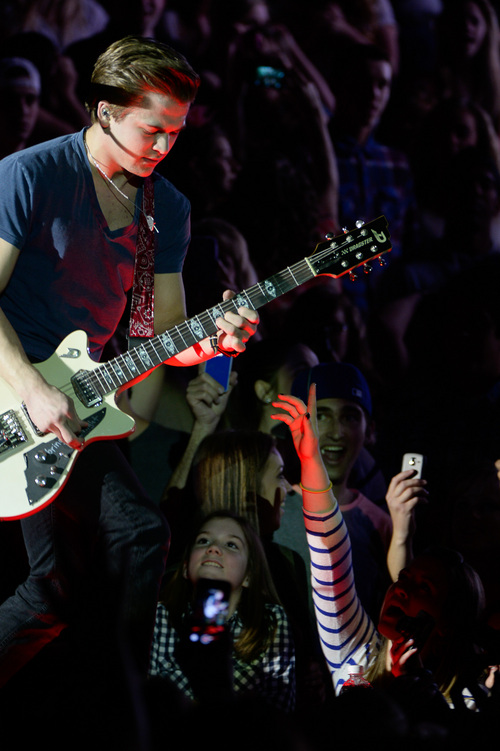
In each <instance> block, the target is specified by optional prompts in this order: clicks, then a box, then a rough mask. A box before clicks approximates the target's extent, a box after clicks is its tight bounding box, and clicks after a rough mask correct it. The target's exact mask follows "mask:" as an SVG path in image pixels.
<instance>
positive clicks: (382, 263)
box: [378, 256, 387, 266]
mask: <svg viewBox="0 0 500 751" xmlns="http://www.w3.org/2000/svg"><path fill="white" fill-rule="evenodd" d="M378 263H379V266H387V261H386V260H385V258H382V256H380V258H379V259H378Z"/></svg>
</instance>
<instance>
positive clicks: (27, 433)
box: [0, 331, 134, 519]
mask: <svg viewBox="0 0 500 751" xmlns="http://www.w3.org/2000/svg"><path fill="white" fill-rule="evenodd" d="M35 367H36V368H37V370H39V371H40V373H41V374H42V375H43V377H44V378H45V379H46V380H47V382H48V383H50V384H51V385H53V386H56V387H57V388H58V389H60V390H61V391H62V392H63V393H65V394H66V395H67V396H69V397H71V398H72V399H73V400H74V402H75V407H76V410H77V412H78V416H79V417H80V418H81V419H83V420H85V421H87V422H88V423H89V427H88V428H87V429H86V430H85V431H84V433H83V434H84V437H85V443H86V444H89V443H92V442H93V441H98V440H104V439H110V438H122V437H124V436H127V435H129V434H130V433H132V432H133V430H134V420H133V419H132V418H131V417H129V415H126V414H125V413H124V412H122V411H121V410H120V409H119V408H118V407H117V406H116V402H115V396H116V392H114V393H111V394H108V395H106V396H103V398H102V402H101V404H99V405H98V406H95V407H91V408H87V407H86V406H85V405H84V404H83V403H82V402H81V401H80V400H79V399H78V398H77V396H76V395H75V391H74V388H73V386H72V383H71V378H72V376H74V374H75V373H77V372H78V371H80V370H82V369H83V370H86V371H92V370H93V369H95V368H97V367H98V364H97V363H95V362H94V361H93V360H91V358H90V357H89V355H88V339H87V335H86V334H85V332H83V331H74V332H73V333H71V334H69V335H68V336H67V337H66V338H65V339H64V340H63V341H62V342H61V344H60V345H59V347H58V348H57V350H56V351H55V352H54V354H53V355H52V356H51V357H50V358H49V359H48V360H45V361H44V362H42V363H39V364H37V365H35ZM0 422H1V428H0V431H1V435H2V437H3V439H5V440H3V442H2V444H1V445H0V472H1V481H2V490H1V495H2V499H1V505H0V519H19V518H22V517H25V516H30V515H31V514H34V513H37V512H38V511H40V510H41V509H42V508H44V506H46V505H47V504H49V503H51V502H52V501H53V500H54V498H55V497H56V496H57V495H58V493H59V492H60V491H61V489H62V488H63V487H64V485H65V484H66V481H67V480H68V477H69V475H70V472H71V470H72V468H73V465H74V463H75V460H76V458H77V457H78V451H76V450H75V449H71V448H70V447H69V446H66V444H64V443H62V442H61V441H60V440H59V439H58V438H56V437H55V436H54V434H53V433H47V434H45V435H38V434H37V431H36V429H35V427H34V426H33V425H32V423H31V422H30V420H29V417H28V415H27V414H26V413H25V410H24V409H23V407H22V403H21V399H20V398H19V396H18V394H17V393H16V392H15V391H14V390H13V389H12V388H11V387H10V386H9V385H8V384H7V383H5V381H3V380H2V379H1V378H0Z"/></svg>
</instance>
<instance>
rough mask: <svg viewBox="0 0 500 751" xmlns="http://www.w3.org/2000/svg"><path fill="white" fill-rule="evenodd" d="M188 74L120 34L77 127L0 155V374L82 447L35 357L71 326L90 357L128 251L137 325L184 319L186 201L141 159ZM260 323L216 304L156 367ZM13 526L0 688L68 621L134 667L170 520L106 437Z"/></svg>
mask: <svg viewBox="0 0 500 751" xmlns="http://www.w3.org/2000/svg"><path fill="white" fill-rule="evenodd" d="M198 84H199V78H198V76H197V74H196V73H195V72H194V71H193V70H192V68H191V67H190V65H189V64H188V63H187V61H186V60H185V59H184V58H183V57H182V55H179V54H177V53H176V52H175V51H174V50H171V49H170V48H168V47H166V46H165V45H162V44H159V43H157V42H155V41H153V40H148V39H143V38H136V37H127V38H126V39H123V40H119V41H117V42H115V43H114V44H112V45H111V46H110V47H109V48H108V49H107V50H106V51H105V52H104V53H103V54H102V55H101V56H100V57H99V59H98V61H97V63H96V65H95V67H94V73H93V77H92V85H91V92H90V97H89V111H90V113H91V120H92V125H91V126H90V128H88V129H84V130H83V131H81V132H80V133H76V134H72V135H70V136H63V137H62V138H58V139H55V140H53V141H50V142H48V143H42V144H40V145H37V146H35V147H32V148H30V149H26V150H24V151H21V152H19V153H17V154H15V155H11V156H9V157H6V158H5V159H4V160H3V161H2V162H1V163H0V180H1V183H2V185H3V186H4V188H5V189H4V191H3V192H2V195H1V197H0V308H1V310H0V350H1V352H2V359H1V363H0V376H1V378H2V379H3V380H4V381H5V382H6V383H7V384H9V386H10V387H12V388H13V389H14V390H15V391H16V392H17V394H18V395H19V396H20V398H21V399H22V400H23V402H24V403H25V406H26V410H27V413H28V414H29V417H30V419H31V421H32V422H33V424H34V425H36V426H37V428H38V430H39V431H41V432H42V433H53V434H54V435H55V436H57V437H58V438H59V439H60V440H61V441H62V442H63V443H65V444H68V445H69V446H71V447H72V448H77V449H80V448H82V447H83V444H84V441H83V438H82V430H83V429H84V428H85V426H86V423H85V422H84V421H83V420H82V419H81V418H80V417H79V415H78V404H76V405H75V403H73V400H72V399H71V398H70V395H68V394H67V393H63V391H62V390H59V389H57V388H55V387H54V386H53V385H51V383H49V382H48V381H47V380H46V379H45V378H44V377H43V376H42V375H41V373H40V371H39V370H38V369H37V368H35V367H33V364H32V363H33V362H36V361H40V360H42V361H43V360H46V359H47V358H48V357H49V356H50V355H51V354H52V352H53V351H54V349H55V348H56V347H57V346H58V344H59V343H60V341H61V340H62V339H63V338H64V337H65V336H66V335H67V334H69V333H71V332H72V331H74V330H75V329H83V330H84V331H85V332H86V333H87V335H88V338H89V352H90V355H91V357H92V358H93V359H94V360H99V358H100V357H101V355H102V352H103V349H104V347H105V345H106V343H107V342H108V341H109V340H110V338H111V337H112V336H113V334H114V332H115V330H116V328H117V326H118V324H119V322H120V320H121V317H122V315H123V313H124V311H125V308H126V303H127V293H128V292H129V291H130V290H131V289H132V286H133V283H134V262H135V257H136V253H138V252H139V248H141V249H142V250H144V249H146V250H147V251H150V252H149V258H150V259H152V263H150V264H149V266H148V268H147V272H148V274H149V277H150V279H154V300H153V299H152V295H151V294H150V295H149V296H148V294H141V295H140V304H139V305H138V306H137V312H138V314H139V322H138V324H137V326H136V331H137V332H139V334H138V335H140V336H141V335H143V336H144V335H146V336H151V335H152V334H153V333H155V334H158V333H161V332H163V331H165V330H167V329H169V328H170V327H172V326H174V325H176V324H178V323H180V322H181V321H183V320H184V319H185V318H186V313H185V304H184V289H183V284H182V276H181V270H182V264H183V259H184V255H185V253H186V249H187V246H188V243H189V232H190V229H189V203H188V201H187V200H186V198H185V197H184V196H182V195H181V194H180V193H179V192H178V191H177V190H176V189H175V188H174V186H173V185H171V183H169V182H168V181H167V180H165V179H164V178H162V177H160V176H158V175H156V174H154V168H155V166H156V165H157V164H158V163H159V162H160V161H161V160H162V159H163V158H164V157H165V156H166V155H167V154H168V152H169V150H170V149H171V148H172V146H173V144H174V143H175V140H176V138H177V136H178V135H179V133H180V131H181V130H182V129H183V128H184V126H185V124H186V118H187V115H188V112H189V109H190V105H191V103H192V101H193V100H194V98H195V95H196V92H197V89H198ZM7 187H8V189H7ZM148 196H149V197H148ZM147 256H148V253H146V254H145V255H144V254H143V255H142V257H144V258H145V257H147ZM142 270H143V271H144V269H142ZM148 289H149V290H150V291H151V285H149V286H148V285H146V286H145V290H144V289H143V290H142V292H143V293H144V292H146V293H147V291H148ZM153 302H154V308H153ZM257 322H258V315H257V314H256V313H255V311H251V310H248V309H247V308H239V309H238V311H237V312H234V313H231V312H229V313H226V315H225V317H224V318H222V317H221V318H217V319H216V321H214V323H215V324H216V325H217V327H218V333H217V338H216V339H214V338H211V339H210V340H209V338H208V337H207V338H205V339H202V340H201V341H199V342H198V343H197V344H195V345H194V346H192V347H190V348H189V349H186V350H184V351H182V352H179V354H178V355H176V356H175V357H173V358H171V360H169V362H170V363H171V364H174V365H193V364H196V363H199V362H201V361H203V360H206V359H208V358H210V357H212V356H213V355H214V352H215V350H216V349H219V350H220V351H223V352H227V353H230V354H232V353H234V352H236V353H238V352H241V351H243V350H244V349H245V342H246V341H247V340H248V338H249V337H250V336H251V335H252V334H253V333H254V331H255V329H256V325H257ZM141 331H143V333H142V334H141V333H140V332H141ZM167 351H168V350H167ZM21 524H22V528H23V535H24V539H25V543H26V547H27V550H28V554H29V560H30V567H31V571H30V574H29V576H28V578H27V580H26V582H24V583H23V584H21V585H20V587H19V588H18V589H17V591H16V593H15V594H14V595H13V596H12V597H10V598H9V599H8V600H6V601H5V602H4V603H3V605H2V606H1V608H0V685H2V684H3V683H5V682H6V681H8V680H9V678H10V677H11V676H12V675H13V674H14V673H15V672H16V671H18V670H19V668H20V667H22V666H23V664H25V663H26V662H28V661H29V660H30V659H31V658H32V657H34V656H35V655H37V654H38V653H39V651H40V650H41V648H42V647H43V646H44V645H45V644H47V643H48V642H51V641H52V640H53V639H54V637H55V636H57V635H58V634H59V633H60V632H61V631H62V630H63V629H65V627H66V626H67V625H68V624H71V625H72V626H73V627H75V626H78V627H79V628H80V629H81V635H82V636H83V643H84V642H85V640H87V641H89V645H90V649H89V653H92V651H93V650H94V647H96V648H97V646H96V645H98V644H99V645H100V647H102V649H103V651H104V652H105V654H106V658H107V659H104V657H103V659H102V661H101V662H100V663H99V665H100V666H101V668H102V666H104V665H105V664H107V663H109V655H110V654H112V652H111V651H108V652H106V649H108V650H111V649H112V647H113V640H116V637H117V635H119V637H120V638H122V639H124V640H125V645H126V654H127V655H130V656H131V658H132V664H133V666H134V668H137V669H138V670H139V673H140V674H142V675H145V673H146V670H147V665H148V657H149V645H150V639H151V635H152V630H153V624H154V615H155V610H156V600H157V594H158V587H159V584H160V580H161V576H162V573H163V568H164V564H165V557H166V552H167V548H168V530H167V528H166V523H165V520H164V519H163V517H162V516H161V514H160V513H159V511H158V509H157V507H156V506H155V505H154V504H153V503H152V502H151V501H150V500H149V499H148V498H147V497H146V495H145V493H144V491H143V489H142V487H141V486H140V485H139V483H138V481H137V479H136V478H135V476H134V475H133V473H132V471H131V470H130V467H129V466H128V465H127V463H126V462H125V461H124V458H123V455H122V454H121V452H120V451H119V449H118V448H117V446H116V445H115V444H114V443H113V442H112V441H100V442H98V443H94V444H92V445H91V446H89V447H88V448H86V449H85V451H83V453H82V455H81V456H80V458H79V459H78V460H77V462H76V464H75V469H74V470H73V472H72V474H71V476H70V478H69V480H68V482H67V484H66V486H65V487H64V489H63V491H62V492H61V493H60V495H59V496H58V497H57V498H56V499H55V500H54V501H53V502H52V503H51V504H50V505H48V506H46V507H44V508H43V509H42V510H40V511H38V513H35V514H34V515H32V516H28V517H26V518H23V519H22V521H21ZM96 571H97V572H98V574H97V575H95V573H96ZM92 572H93V574H94V575H93V576H92V575H91V573H92ZM96 594H97V596H96ZM93 629H94V631H93ZM94 632H97V635H96V633H94ZM91 634H92V636H91ZM101 641H102V645H101ZM81 643H82V641H80V644H81ZM101 656H102V655H101Z"/></svg>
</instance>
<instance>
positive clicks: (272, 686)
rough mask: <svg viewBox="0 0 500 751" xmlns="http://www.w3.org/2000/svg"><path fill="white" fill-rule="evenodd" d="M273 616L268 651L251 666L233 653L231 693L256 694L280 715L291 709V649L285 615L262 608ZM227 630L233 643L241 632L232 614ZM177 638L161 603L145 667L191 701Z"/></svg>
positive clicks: (274, 608) (272, 608)
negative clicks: (149, 656)
mask: <svg viewBox="0 0 500 751" xmlns="http://www.w3.org/2000/svg"><path fill="white" fill-rule="evenodd" d="M266 608H267V610H268V611H270V613H272V614H273V616H274V619H275V623H276V629H275V633H274V639H273V641H272V644H271V645H270V646H269V647H268V649H267V650H266V651H265V652H264V653H262V654H261V655H260V656H259V657H258V658H257V659H255V660H253V661H252V662H250V663H248V662H243V661H242V660H240V659H238V657H237V656H236V654H235V653H234V651H233V659H232V664H233V688H234V690H235V692H239V693H250V692H254V691H258V693H259V696H260V697H261V698H264V699H265V700H266V701H267V702H268V703H269V704H272V705H273V706H275V707H277V708H278V709H280V710H282V711H284V712H291V711H292V710H293V709H294V707H295V648H294V644H293V638H292V634H291V631H290V626H289V623H288V619H287V617H286V615H285V611H284V610H283V608H282V607H281V606H280V605H269V604H268V605H266ZM228 626H229V630H230V633H231V637H232V640H233V642H235V641H236V640H237V639H238V637H239V635H240V634H241V631H242V629H243V624H242V622H241V620H240V618H239V617H238V614H237V613H235V614H234V615H233V616H232V617H231V618H230V619H229V620H228ZM178 644H179V635H178V634H177V632H176V631H175V629H174V628H173V626H172V624H171V623H170V622H169V620H168V614H167V610H166V608H165V606H164V605H162V604H161V603H159V604H158V607H157V610H156V623H155V631H154V637H153V645H152V649H151V659H150V665H149V675H150V676H166V677H168V678H170V680H172V681H173V682H174V683H175V684H176V686H177V687H178V688H179V689H180V690H181V691H183V693H184V694H185V695H186V696H188V697H190V698H193V691H192V688H191V686H190V684H189V680H188V678H187V677H186V675H184V673H183V671H182V669H181V667H180V665H179V663H178V661H177V659H176V647H177V646H178Z"/></svg>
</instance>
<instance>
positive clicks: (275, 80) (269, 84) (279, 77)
mask: <svg viewBox="0 0 500 751" xmlns="http://www.w3.org/2000/svg"><path fill="white" fill-rule="evenodd" d="M284 78H285V71H284V70H279V69H278V68H272V67H271V66H270V65H259V67H258V68H257V70H256V71H255V85H256V86H265V87H266V88H273V89H281V88H282V86H283V81H284Z"/></svg>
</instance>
